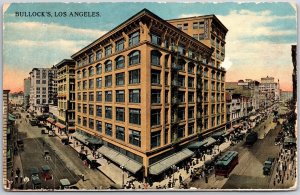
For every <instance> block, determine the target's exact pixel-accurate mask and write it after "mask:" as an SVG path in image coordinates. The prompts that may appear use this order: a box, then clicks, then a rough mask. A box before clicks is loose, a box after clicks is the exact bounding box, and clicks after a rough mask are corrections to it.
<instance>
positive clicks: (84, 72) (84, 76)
mask: <svg viewBox="0 0 300 195" xmlns="http://www.w3.org/2000/svg"><path fill="white" fill-rule="evenodd" d="M86 77H87V73H86V69H83V70H82V78H86Z"/></svg>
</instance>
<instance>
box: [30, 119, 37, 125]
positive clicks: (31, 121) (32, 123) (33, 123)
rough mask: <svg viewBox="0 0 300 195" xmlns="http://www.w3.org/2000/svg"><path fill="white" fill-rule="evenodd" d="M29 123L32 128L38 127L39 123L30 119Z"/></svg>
mask: <svg viewBox="0 0 300 195" xmlns="http://www.w3.org/2000/svg"><path fill="white" fill-rule="evenodd" d="M29 123H30V124H31V126H37V125H38V121H37V119H35V118H32V119H30V120H29Z"/></svg>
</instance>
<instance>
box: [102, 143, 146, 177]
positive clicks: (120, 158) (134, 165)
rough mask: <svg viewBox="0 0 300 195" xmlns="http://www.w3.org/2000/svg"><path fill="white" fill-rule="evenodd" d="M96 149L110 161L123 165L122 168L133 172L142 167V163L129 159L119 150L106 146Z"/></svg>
mask: <svg viewBox="0 0 300 195" xmlns="http://www.w3.org/2000/svg"><path fill="white" fill-rule="evenodd" d="M97 151H98V152H100V153H101V154H103V155H104V156H106V157H107V158H109V159H110V160H111V161H114V162H115V163H117V164H118V165H120V166H123V167H124V169H126V170H128V171H130V172H131V173H133V174H135V173H136V172H138V171H139V170H141V168H142V167H143V165H142V164H140V163H138V162H136V161H134V160H132V159H130V158H129V157H127V156H125V155H124V154H121V153H120V152H117V151H115V150H113V149H110V148H108V147H107V146H102V147H101V148H99V149H98V150H97Z"/></svg>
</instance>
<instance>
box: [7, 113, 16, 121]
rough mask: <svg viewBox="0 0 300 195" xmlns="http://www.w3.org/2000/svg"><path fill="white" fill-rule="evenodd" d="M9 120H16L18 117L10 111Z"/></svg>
mask: <svg viewBox="0 0 300 195" xmlns="http://www.w3.org/2000/svg"><path fill="white" fill-rule="evenodd" d="M8 120H10V121H15V120H16V117H15V116H14V115H12V114H10V113H8Z"/></svg>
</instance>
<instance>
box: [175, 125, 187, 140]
mask: <svg viewBox="0 0 300 195" xmlns="http://www.w3.org/2000/svg"><path fill="white" fill-rule="evenodd" d="M177 137H178V138H183V137H185V125H183V126H179V127H178V136H177Z"/></svg>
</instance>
